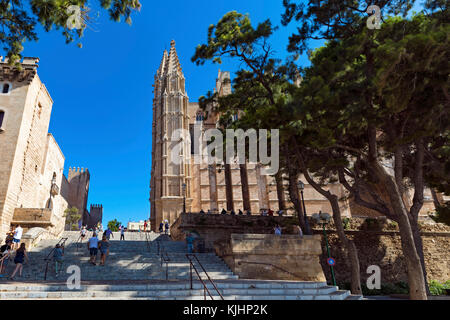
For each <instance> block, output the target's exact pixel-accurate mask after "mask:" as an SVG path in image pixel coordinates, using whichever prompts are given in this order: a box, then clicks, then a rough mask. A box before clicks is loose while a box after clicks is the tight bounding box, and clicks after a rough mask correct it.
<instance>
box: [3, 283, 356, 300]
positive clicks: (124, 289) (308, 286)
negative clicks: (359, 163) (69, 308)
mask: <svg viewBox="0 0 450 320" xmlns="http://www.w3.org/2000/svg"><path fill="white" fill-rule="evenodd" d="M216 286H217V287H218V289H219V291H220V292H221V294H222V296H223V297H224V299H225V300H361V299H362V297H359V296H351V295H350V294H349V292H348V291H342V290H338V288H337V287H332V286H327V285H326V284H325V283H315V282H292V281H259V280H218V281H216ZM207 287H208V289H209V291H210V293H211V295H212V296H213V299H214V300H220V296H219V295H218V294H217V292H216V291H215V290H214V289H213V287H212V285H210V284H208V285H207ZM206 295H207V300H211V298H210V297H209V295H208V294H206ZM0 298H1V299H2V300H8V299H9V300H15V299H33V300H36V299H45V300H85V299H89V300H92V299H98V300H203V299H204V290H203V285H202V284H201V283H200V282H199V281H195V282H194V283H193V290H191V289H190V283H189V281H177V282H170V281H169V282H160V283H158V282H152V283H147V284H142V283H141V284H139V283H136V284H126V285H120V284H115V285H111V284H96V285H82V286H81V288H80V289H78V290H69V289H68V288H67V286H66V285H62V284H0Z"/></svg>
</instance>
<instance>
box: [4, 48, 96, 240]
mask: <svg viewBox="0 0 450 320" xmlns="http://www.w3.org/2000/svg"><path fill="white" fill-rule="evenodd" d="M38 62H39V59H37V58H24V60H23V62H22V63H21V67H22V68H21V69H17V68H14V67H12V66H10V65H9V64H8V63H7V61H6V60H5V61H3V57H0V240H1V239H2V238H4V237H5V234H6V232H7V231H9V229H10V226H11V225H17V224H20V225H21V226H22V227H23V228H24V231H25V232H26V231H27V230H29V229H31V228H35V227H40V228H44V229H46V230H47V231H48V233H49V234H50V235H51V236H54V237H57V236H59V235H60V234H61V232H62V231H63V230H64V228H65V225H66V217H65V213H64V211H65V210H66V209H67V208H68V207H77V208H78V211H79V213H80V214H81V215H83V214H84V213H85V212H86V211H87V210H86V203H87V196H88V192H89V179H90V178H89V172H88V170H87V169H83V168H82V169H81V170H80V168H77V169H76V168H73V169H72V168H71V169H69V177H68V179H67V178H66V177H65V175H64V162H65V157H64V155H63V153H62V151H61V149H60V147H59V146H58V143H57V142H56V140H55V138H54V137H53V135H52V134H51V133H48V128H49V124H50V116H51V111H52V106H53V100H52V98H51V96H50V94H49V92H48V91H47V88H46V87H45V85H44V83H42V81H41V80H40V78H39V76H38V74H37V69H38Z"/></svg>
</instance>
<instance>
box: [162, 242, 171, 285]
mask: <svg viewBox="0 0 450 320" xmlns="http://www.w3.org/2000/svg"><path fill="white" fill-rule="evenodd" d="M169 262H170V258H169V255H168V254H167V252H166V251H165V250H164V248H163V249H162V250H161V268H162V266H163V264H164V263H165V264H166V281H168V280H169Z"/></svg>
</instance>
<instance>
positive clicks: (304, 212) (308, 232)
mask: <svg viewBox="0 0 450 320" xmlns="http://www.w3.org/2000/svg"><path fill="white" fill-rule="evenodd" d="M298 189H299V190H300V195H301V201H302V205H303V214H304V216H305V228H306V230H305V233H306V234H311V229H310V228H309V223H308V216H307V215H306V206H305V197H304V196H303V190H305V184H304V183H303V181H302V180H299V181H298Z"/></svg>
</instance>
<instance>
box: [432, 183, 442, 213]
mask: <svg viewBox="0 0 450 320" xmlns="http://www.w3.org/2000/svg"><path fill="white" fill-rule="evenodd" d="M430 191H431V195H432V196H433V203H434V208H435V209H436V210H437V209H438V208H439V207H441V206H442V205H443V203H444V202H443V201H442V199H439V198H440V197H439V196H438V195H437V193H436V190H434V189H433V188H430ZM441 198H442V197H441Z"/></svg>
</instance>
